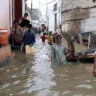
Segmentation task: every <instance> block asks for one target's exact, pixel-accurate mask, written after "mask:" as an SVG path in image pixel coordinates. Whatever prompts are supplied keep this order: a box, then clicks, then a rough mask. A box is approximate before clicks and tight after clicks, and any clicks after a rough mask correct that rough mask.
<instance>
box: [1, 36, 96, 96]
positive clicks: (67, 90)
mask: <svg viewBox="0 0 96 96" xmlns="http://www.w3.org/2000/svg"><path fill="white" fill-rule="evenodd" d="M35 48H36V50H37V52H36V54H35V55H34V56H26V55H25V54H23V53H20V52H19V51H15V54H16V56H15V57H14V58H13V59H12V60H11V61H10V62H9V63H8V64H7V65H6V66H3V67H2V68H0V77H1V78H0V96H96V92H95V90H96V87H95V86H96V78H95V77H93V76H92V64H90V63H89V64H82V63H80V62H75V63H72V64H67V65H64V66H52V65H51V62H50V46H49V45H48V44H47V42H46V44H45V45H44V44H42V42H41V40H40V37H39V35H37V36H36V44H35ZM81 74H82V75H81Z"/></svg>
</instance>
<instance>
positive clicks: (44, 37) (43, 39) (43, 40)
mask: <svg viewBox="0 0 96 96" xmlns="http://www.w3.org/2000/svg"><path fill="white" fill-rule="evenodd" d="M41 39H42V42H43V43H45V40H46V39H47V37H46V36H45V33H43V36H41Z"/></svg>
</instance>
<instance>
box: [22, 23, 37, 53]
mask: <svg viewBox="0 0 96 96" xmlns="http://www.w3.org/2000/svg"><path fill="white" fill-rule="evenodd" d="M22 43H23V48H22V51H23V52H25V46H26V45H29V46H30V47H32V46H33V44H34V43H35V33H34V31H32V24H29V25H28V30H27V31H26V32H25V34H24V36H23V39H22Z"/></svg>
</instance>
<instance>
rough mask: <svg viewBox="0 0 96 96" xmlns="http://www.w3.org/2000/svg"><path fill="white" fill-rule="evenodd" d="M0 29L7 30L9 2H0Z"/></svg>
mask: <svg viewBox="0 0 96 96" xmlns="http://www.w3.org/2000/svg"><path fill="white" fill-rule="evenodd" d="M0 2H1V3H0V28H5V29H8V28H9V0H0Z"/></svg>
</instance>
